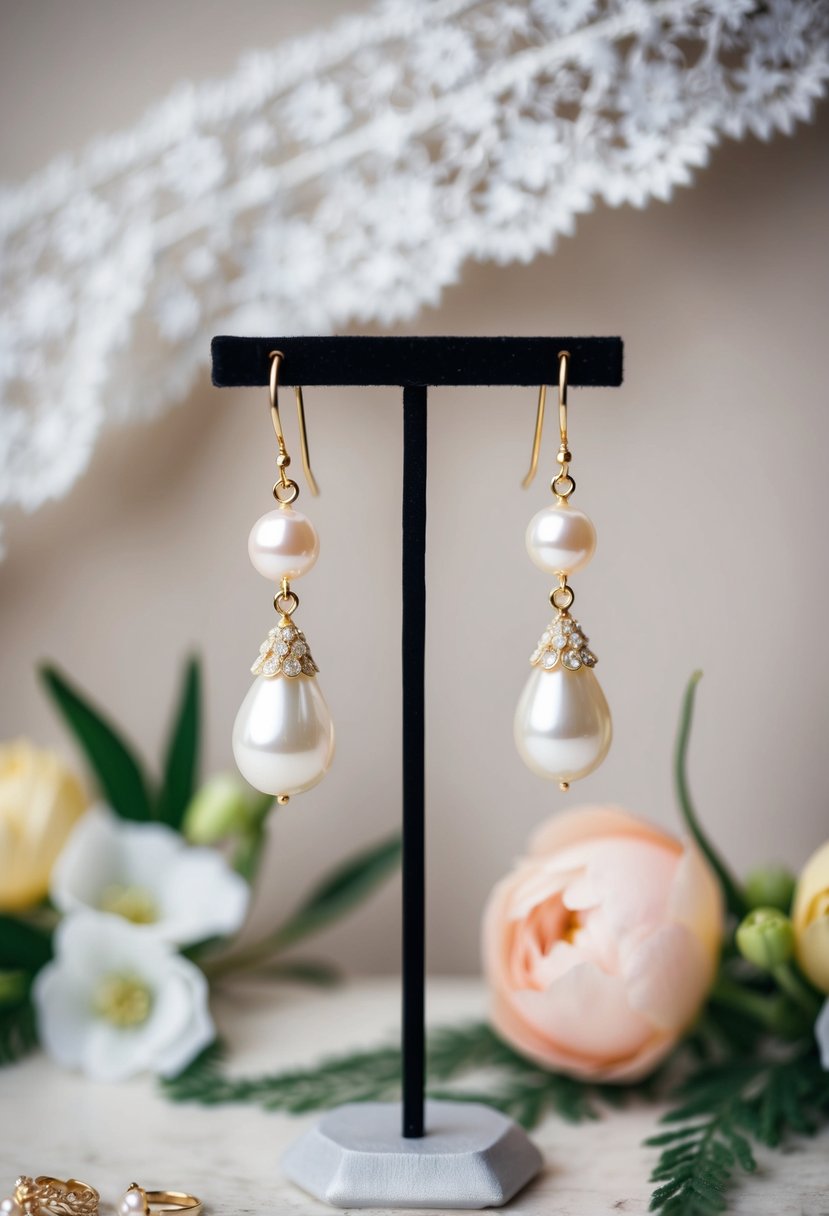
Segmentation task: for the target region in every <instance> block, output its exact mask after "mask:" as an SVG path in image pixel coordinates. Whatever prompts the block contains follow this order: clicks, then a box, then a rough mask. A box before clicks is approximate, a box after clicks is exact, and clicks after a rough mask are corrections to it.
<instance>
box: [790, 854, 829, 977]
mask: <svg viewBox="0 0 829 1216" xmlns="http://www.w3.org/2000/svg"><path fill="white" fill-rule="evenodd" d="M792 920H793V922H794V932H795V939H796V943H797V944H796V950H795V952H796V956H797V961H798V963H799V964H800V966H801V969H802V970H803V972H804V973H805V975H807V976H808V978H809V979H810V980H811V981H812V983H813V984H814V985H815V987H816V988H819V989H820V990H821V992H829V841H827V842H826V844H825V845H823V847H822V848H820V849H818V851H817V852H816V853H813V854H812V856H811V857H810V858H809V860H808V861H807V862H806V865H805V866H804V867H803V872H802V873H801V875H800V879H799V881H798V884H797V890H796V891H795V896H794V907H793V909H792Z"/></svg>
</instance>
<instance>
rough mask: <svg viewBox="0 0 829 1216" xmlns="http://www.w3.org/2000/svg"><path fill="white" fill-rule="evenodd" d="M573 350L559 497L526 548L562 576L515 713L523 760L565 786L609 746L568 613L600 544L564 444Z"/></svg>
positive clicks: (604, 708) (603, 704) (589, 658)
mask: <svg viewBox="0 0 829 1216" xmlns="http://www.w3.org/2000/svg"><path fill="white" fill-rule="evenodd" d="M569 364H570V355H569V353H568V352H567V351H562V352H561V354H560V355H559V376H558V402H559V429H560V432H561V445H560V447H559V450H558V455H557V456H556V460H557V462H558V465H559V469H558V472H557V473H556V475H555V477H554V478H553V480H552V481H551V483H550V489H551V490H552V492H553V494H554V495H555V502H554V503H553V505H552V506H550V507H544V508H542V510H540V511H539V512H538V513H537V514H536V515H534V516H533V518H532V519H531V520H530V523H529V527H528V528H527V534H526V544H527V552H528V553H529V555H530V557H531V558H532V560H533V561H534V562H535V564H536V566H538V568H539V569H540V570H544V571H546V572H547V573H548V574H555V575H557V577H558V586H557V587H555V588H554V589H553V591H552V593H551V594H550V603H551V604H552V606H553V608H554V609H555V610H556V616H555V617H554V618H553V620H552V621H551V622H550V624H549V625H548V626H547V628H546V629H545V631H544V633H542V635H541V637H540V639H539V641H538V645H537V646H536V648H535V650H534V651H533V653H532V655H531V656H530V663H531V664H532V667H533V671H532V673H531V674H530V677H529V679H528V680H527V683H526V684H525V686H524V691H523V693H522V694H521V698H520V700H519V702H518V707H517V709H516V711H515V721H514V733H515V742H516V746H517V747H518V751H519V753H520V755H521V758H522V760H523V761H524V763H525V764H526V765H527V766H528V767H529V768H531V769H532V771H533V772H534V773H537V774H538V776H539V777H545V778H546V779H547V780H549V781H557V782H558V783H559V786H560V788H561V789H562V790H566V789H568V788H569V786H570V782H571V781H575V780H576V779H577V778H579V777H586V776H587V774H588V773H592V772H593V770H594V769H596V768H598V767H599V765H600V764H601V762H602V761H603V760H604V758H605V756H606V755H607V753H608V750H609V748H610V742H611V738H612V735H613V728H612V725H611V720H610V710H609V709H608V705H607V701H606V700H605V696H604V693H603V692H602V689H601V686H600V684H599V681H598V680H597V679H596V676H595V674H594V672H593V668H594V667H595V666H596V662H597V659H596V656H595V655H594V653H593V651H592V650H591V649H590V648H589V646H588V644H587V643H588V638H587V635H586V634H585V632H584V630H583V629H582V628H581V626H580V625H579V623H578V621H577V620H575V619H574V617H573V616H572V615H571V613H570V609H571V608H572V606H573V601H574V599H575V596H574V594H573V589H572V588H571V587H570V585H569V583H568V582H567V578H568V576H569V575H571V574H574V573H575V572H576V571H577V570H581V569H583V567H584V566H586V565H587V563H588V562H589V561H590V559H591V558H592V556H593V553H594V551H595V548H596V529H595V528H594V526H593V522H592V520H591V519H590V518H589V517H588V516H587V515H585V514H584V512H583V511H579V510H578V508H576V507H572V506H571V505H570V497H571V495H572V493H573V491H574V490H575V488H576V483H575V481H574V480H573V478H572V477H571V476H570V461H571V460H572V456H571V454H570V451H569V449H568V446H567V375H568V371H569ZM546 391H547V390H546V386H544V385H542V387H541V389H540V390H539V394H538V411H537V415H536V423H535V436H534V439H533V452H532V459H531V462H530V469H529V472H528V473H527V476H526V477H525V478H524V483H523V484H524V486H525V487H526V486H528V485H529V484H530V482H531V481H532V480H533V477H534V476H535V471H536V468H537V466H538V453H539V448H540V445H541V432H542V429H543V425H544V406H545V401H546Z"/></svg>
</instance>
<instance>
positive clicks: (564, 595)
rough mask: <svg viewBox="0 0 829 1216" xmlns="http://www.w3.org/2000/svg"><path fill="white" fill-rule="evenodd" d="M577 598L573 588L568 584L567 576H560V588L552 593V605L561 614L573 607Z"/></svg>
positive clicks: (554, 589)
mask: <svg viewBox="0 0 829 1216" xmlns="http://www.w3.org/2000/svg"><path fill="white" fill-rule="evenodd" d="M575 598H576V597H575V594H574V592H573V588H572V587H571V586H570V584H569V583H568V582H567V575H566V574H560V575H559V576H558V586H557V587H554V588H553V590H552V591H551V592H550V603H551V604H552V606H553V607H554V608H557V609H558V611H559V612H567V611H568V609H570V608H572V607H573V602H574V601H575Z"/></svg>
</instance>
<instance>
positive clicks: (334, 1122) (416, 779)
mask: <svg viewBox="0 0 829 1216" xmlns="http://www.w3.org/2000/svg"><path fill="white" fill-rule="evenodd" d="M274 350H279V351H282V353H283V355H284V361H283V364H282V366H281V368H280V383H281V384H283V385H285V386H294V385H301V386H303V387H305V386H307V385H327V386H331V387H334V386H341V385H358V384H365V385H397V386H400V387H402V389H403V638H402V646H403V650H402V658H403V958H402V981H403V1010H402V1048H403V1076H402V1082H403V1109H402V1115H403V1125H402V1134H401V1131H399V1130H398V1129H397V1128H395V1127H394V1125H393V1123H392V1122H391V1120H390V1110H391V1109H392V1108H390V1106H389V1105H388V1104H385V1103H364V1104H360V1105H351V1106H345V1107H340V1108H339V1110H337V1111H332V1112H330V1113H329V1114H328V1115H326V1116H324V1117H323V1119H322V1121H321V1122H320V1124H319V1125H318V1127H317V1128H315V1129H314V1130H313V1131H312V1132H309V1133H307V1134H306V1136H304V1137H303V1138H302V1140H300V1141H299V1143H298V1144H297V1145H296V1146H294V1148H292V1149H291V1150H290V1151H289V1153H288V1155H287V1156H286V1158H285V1159H284V1161H283V1166H284V1168H285V1170H286V1173H287V1174H288V1176H289V1177H291V1178H292V1179H293V1180H294V1181H295V1182H297V1183H298V1184H299V1185H300V1186H302V1187H304V1189H306V1190H308V1191H310V1192H311V1193H312V1194H314V1195H316V1196H317V1198H320V1199H323V1200H325V1201H327V1202H328V1203H332V1204H334V1205H336V1206H339V1207H369V1206H370V1207H374V1206H377V1207H383V1206H385V1207H403V1208H405V1207H410V1208H414V1207H435V1208H449V1207H451V1208H479V1207H488V1206H493V1205H497V1204H501V1203H505V1202H506V1201H507V1200H509V1199H510V1198H511V1197H512V1196H513V1195H514V1194H515V1193H516V1192H517V1191H518V1190H519V1189H520V1188H521V1187H522V1186H524V1185H525V1184H526V1183H527V1182H528V1181H529V1180H530V1178H531V1177H533V1175H534V1174H535V1173H536V1172H537V1170H538V1168H539V1166H540V1163H541V1158H540V1156H539V1154H538V1151H537V1150H536V1149H535V1147H534V1146H533V1145H532V1143H531V1142H530V1141H529V1139H528V1138H527V1137H526V1136H525V1134H524V1133H523V1132H522V1131H521V1129H520V1128H518V1127H517V1126H516V1125H515V1124H513V1123H512V1122H511V1121H510V1120H507V1119H505V1118H504V1117H503V1116H501V1115H499V1114H497V1112H495V1111H491V1110H489V1109H488V1108H487V1107H483V1106H475V1105H473V1104H469V1103H453V1102H429V1103H428V1104H427V1105H426V1106H425V1104H424V1086H425V1068H424V1060H425V1031H424V987H425V898H424V896H425V862H424V822H425V821H424V746H423V739H424V679H423V677H424V650H425V641H426V584H425V556H426V397H427V388H428V386H430V385H491V386H495V385H527V386H536V387H537V386H538V385H539V384H545V383H546V384H550V383H552V384H557V382H558V356H559V353H560V352H561V351H569V353H570V368H569V383H570V387H573V388H578V387H582V386H596V387H599V386H601V387H616V386H618V385H620V384H621V383H622V340H621V338H497V337H496V338H373V337H372V338H364V337H348V338H316V337H315V338H302V337H276V338H235V337H217V338H214V339H213V343H212V355H213V383H214V385H216V387H218V388H231V387H236V386H243V385H263V386H264V385H267V383H268V378H269V373H270V352H271V351H274ZM424 1106H425V1114H424ZM427 1123H428V1127H427V1126H426V1124H427Z"/></svg>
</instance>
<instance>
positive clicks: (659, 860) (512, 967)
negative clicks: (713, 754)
mask: <svg viewBox="0 0 829 1216" xmlns="http://www.w3.org/2000/svg"><path fill="white" fill-rule="evenodd" d="M722 934H723V908H722V897H721V894H720V888H719V885H718V883H717V880H716V878H715V877H714V874H713V872H712V871H711V869H710V867H709V866H708V863H707V862H706V861H705V860H704V858H703V857H702V855H701V854H700V852H699V851H698V850H697V848H696V846H695V845H693V844H691V843H688V844H683V843H681V842H680V841H678V840H677V839H675V838H674V837H673V836H670V835H669V834H668V833H667V832H663V831H662V830H661V829H660V828H657V827H655V826H654V825H652V824H650V823H646V822H645V821H643V820H641V819H637V818H635V817H634V816H633V815H630V814H628V813H627V812H626V811H623V810H621V809H619V808H617V807H584V808H581V809H574V810H572V811H567V812H565V813H563V814H559V815H556V816H555V818H553V819H552V820H550V822H549V823H547V824H546V825H545V826H544V827H542V828H541V829H540V831H539V832H538V833H537V834H536V836H535V838H534V840H533V841H532V845H531V849H530V856H529V857H528V858H526V859H524V860H523V861H521V862H520V863H519V864H518V866H517V868H516V869H515V870H514V871H513V872H512V873H511V874H509V875H508V876H507V877H506V878H505V879H503V880H502V881H501V882H500V883H499V884H498V885H497V886H496V887H495V890H494V891H493V892H492V895H491V896H490V900H489V904H488V906H487V910H486V913H485V916H484V941H483V948H484V966H485V970H486V973H487V977H488V980H489V983H490V986H491V989H492V997H493V1001H492V1021H493V1025H494V1027H495V1030H496V1031H497V1032H498V1033H499V1034H500V1035H501V1036H502V1038H504V1039H505V1040H506V1041H507V1042H508V1043H510V1044H511V1045H512V1046H513V1047H514V1048H515V1049H516V1050H517V1051H519V1052H520V1053H521V1054H522V1055H525V1056H528V1057H529V1058H530V1059H532V1060H535V1061H536V1062H537V1063H538V1064H541V1065H542V1066H544V1067H545V1068H550V1069H552V1070H555V1071H557V1072H566V1073H569V1074H570V1075H572V1076H576V1077H581V1078H583V1079H585V1080H599V1081H635V1080H637V1079H638V1078H640V1077H643V1076H646V1075H647V1074H648V1073H649V1072H651V1071H652V1070H653V1069H654V1068H655V1067H656V1065H657V1064H658V1063H659V1062H660V1061H661V1060H662V1059H663V1057H664V1056H665V1055H667V1053H668V1052H669V1051H670V1049H671V1048H672V1047H673V1045H674V1044H675V1043H676V1042H677V1040H678V1039H679V1038H680V1037H681V1035H682V1034H683V1032H684V1031H686V1030H687V1029H688V1028H689V1027H690V1026H691V1024H692V1023H693V1022H694V1019H695V1018H696V1016H697V1014H698V1013H699V1010H700V1008H701V1006H702V1004H703V1001H704V1000H705V997H706V995H707V993H708V990H709V988H710V987H711V984H712V982H713V980H714V976H715V974H716V971H717V964H718V960H719V952H720V944H721V941H722Z"/></svg>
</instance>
